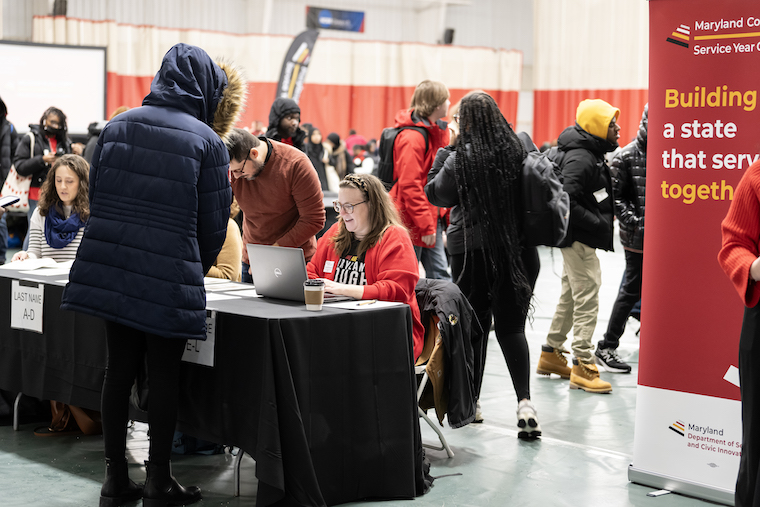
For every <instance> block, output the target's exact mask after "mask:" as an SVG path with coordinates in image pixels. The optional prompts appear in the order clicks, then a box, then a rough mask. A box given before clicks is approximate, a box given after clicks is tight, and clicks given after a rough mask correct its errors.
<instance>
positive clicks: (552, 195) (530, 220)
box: [521, 148, 570, 246]
mask: <svg viewBox="0 0 760 507" xmlns="http://www.w3.org/2000/svg"><path fill="white" fill-rule="evenodd" d="M563 158H564V152H561V151H558V150H557V148H552V149H550V150H549V151H548V152H546V153H541V152H539V151H530V152H528V155H527V156H526V157H525V159H524V160H523V167H522V178H521V188H522V198H523V210H524V211H523V232H524V234H525V241H526V244H527V245H528V246H538V245H545V246H560V245H561V244H562V241H563V240H564V239H565V236H566V235H567V228H568V224H569V223H570V196H569V195H568V194H567V192H565V190H564V188H563V186H562V169H561V168H560V164H561V163H562V159H563Z"/></svg>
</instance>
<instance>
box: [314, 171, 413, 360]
mask: <svg viewBox="0 0 760 507" xmlns="http://www.w3.org/2000/svg"><path fill="white" fill-rule="evenodd" d="M334 204H335V211H337V212H338V213H339V215H340V218H339V219H338V221H337V222H336V223H335V224H334V225H333V226H332V227H331V228H330V229H329V230H328V231H327V232H326V233H325V234H324V236H322V237H321V238H319V241H318V242H317V252H316V253H315V254H314V257H312V258H311V260H310V261H309V264H308V265H307V266H306V271H307V272H308V274H309V278H324V279H325V290H326V291H328V292H331V293H333V294H340V295H344V296H350V297H353V298H356V299H378V300H380V301H398V302H400V303H406V304H408V305H409V306H410V307H411V309H412V328H413V337H414V340H413V351H414V358H415V359H417V357H418V356H419V355H420V353H421V352H422V345H423V341H424V333H425V328H424V327H423V325H422V321H421V320H420V310H419V307H418V306H417V296H416V295H415V286H416V285H417V281H418V280H419V278H420V275H419V269H418V267H417V257H416V255H415V253H414V247H413V246H412V240H411V238H410V237H409V232H408V231H407V230H406V228H405V227H404V225H403V224H402V223H401V220H400V219H399V216H398V213H397V212H396V208H395V207H394V205H393V202H392V201H391V200H390V197H389V196H388V193H387V192H386V191H385V186H384V185H383V183H382V182H381V181H380V180H379V179H378V178H377V177H375V176H372V175H371V174H349V175H347V176H346V177H345V178H344V179H343V181H341V182H340V186H339V190H338V199H337V200H336V201H335V203H334Z"/></svg>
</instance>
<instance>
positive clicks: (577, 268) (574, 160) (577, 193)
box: [537, 99, 620, 393]
mask: <svg viewBox="0 0 760 507" xmlns="http://www.w3.org/2000/svg"><path fill="white" fill-rule="evenodd" d="M619 115H620V110H619V109H617V108H615V107H613V106H611V105H610V104H608V103H607V102H605V101H603V100H600V99H590V100H584V101H582V102H581V103H580V104H579V105H578V109H577V111H576V115H575V121H576V123H575V125H573V126H571V127H567V128H566V129H565V130H564V131H563V132H562V134H560V136H559V139H558V140H557V147H558V149H559V151H558V152H557V156H556V158H555V161H557V162H558V163H559V164H560V166H561V167H562V174H563V176H564V187H565V191H566V192H567V193H568V194H569V195H570V227H569V228H568V232H567V237H566V238H565V240H564V242H563V247H562V248H561V251H562V258H563V270H562V294H561V296H560V299H559V303H558V304H557V310H556V311H555V313H554V318H553V319H552V324H551V327H550V328H549V334H548V335H547V337H546V345H542V346H541V357H540V359H539V361H538V368H537V372H538V373H540V374H542V375H549V374H551V373H556V374H558V375H560V376H561V377H562V378H569V379H570V388H571V389H583V390H584V391H586V392H590V393H610V392H612V386H611V385H610V383H609V382H605V381H603V380H602V379H601V378H600V377H599V371H598V370H597V367H596V364H594V345H593V343H592V337H593V334H594V329H595V328H596V319H597V314H598V313H599V286H600V285H601V284H602V272H601V269H600V268H599V258H598V257H597V256H596V249H597V248H601V249H602V250H609V251H611V250H612V219H613V216H614V214H615V210H614V201H613V198H612V179H611V177H610V171H609V167H608V166H607V163H606V161H605V159H604V154H605V153H607V152H610V151H613V150H614V149H615V148H617V146H618V143H617V140H618V138H619V137H620V134H619V132H620V127H619V126H618V124H617V119H618V116H619ZM571 328H572V330H573V342H572V350H573V356H574V357H573V367H572V368H570V367H568V365H567V359H566V358H565V356H564V353H565V352H566V350H564V348H563V345H564V343H565V341H567V333H568V332H570V329H571Z"/></svg>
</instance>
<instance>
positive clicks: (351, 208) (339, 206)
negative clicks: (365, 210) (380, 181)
mask: <svg viewBox="0 0 760 507" xmlns="http://www.w3.org/2000/svg"><path fill="white" fill-rule="evenodd" d="M365 202H367V201H362V202H357V203H354V204H349V203H345V204H341V203H339V202H338V201H333V209H334V210H335V212H336V213H340V210H341V209H343V211H345V212H346V213H348V214H349V215H350V214H352V213H353V212H354V206H358V205H360V204H364V203H365Z"/></svg>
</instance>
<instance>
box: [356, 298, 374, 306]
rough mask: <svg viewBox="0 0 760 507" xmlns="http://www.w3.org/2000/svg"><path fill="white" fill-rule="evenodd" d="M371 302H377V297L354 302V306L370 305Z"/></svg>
mask: <svg viewBox="0 0 760 507" xmlns="http://www.w3.org/2000/svg"><path fill="white" fill-rule="evenodd" d="M373 303H377V299H370V300H368V301H362V302H361V303H356V306H364V305H371V304H373Z"/></svg>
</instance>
